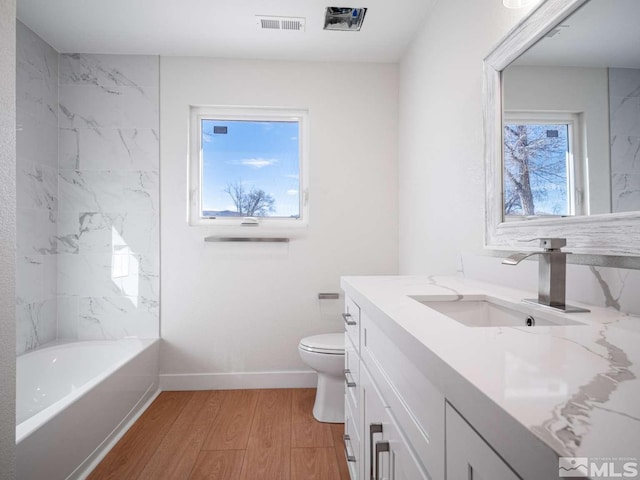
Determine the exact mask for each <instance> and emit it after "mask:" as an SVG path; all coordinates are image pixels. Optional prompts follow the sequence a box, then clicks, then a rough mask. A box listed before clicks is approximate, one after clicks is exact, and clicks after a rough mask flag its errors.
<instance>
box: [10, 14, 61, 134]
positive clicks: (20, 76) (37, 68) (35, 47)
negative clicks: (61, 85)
mask: <svg viewBox="0 0 640 480" xmlns="http://www.w3.org/2000/svg"><path fill="white" fill-rule="evenodd" d="M16 103H17V105H18V106H19V107H20V108H22V109H24V110H25V111H27V112H29V113H30V114H32V115H34V116H36V117H37V118H40V119H41V120H43V121H47V122H49V123H52V124H53V125H56V124H57V112H58V52H56V51H55V50H54V49H53V48H52V47H51V46H50V45H49V44H47V43H46V42H45V41H44V40H42V39H41V38H40V37H38V36H37V35H36V34H35V33H34V32H33V31H31V30H30V29H29V28H28V27H26V26H25V25H24V24H22V23H21V22H18V24H17V28H16Z"/></svg>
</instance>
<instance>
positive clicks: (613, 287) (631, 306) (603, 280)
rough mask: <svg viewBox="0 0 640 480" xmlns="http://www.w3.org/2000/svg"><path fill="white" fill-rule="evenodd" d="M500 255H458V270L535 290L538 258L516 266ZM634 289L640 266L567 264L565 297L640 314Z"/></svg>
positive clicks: (639, 299) (638, 284)
mask: <svg viewBox="0 0 640 480" xmlns="http://www.w3.org/2000/svg"><path fill="white" fill-rule="evenodd" d="M507 255H509V253H505V254H504V257H506V256H507ZM502 258H503V257H490V256H484V255H474V254H465V255H462V256H461V259H460V273H461V274H462V275H463V276H464V277H465V278H469V279H472V280H479V281H483V282H489V283H494V284H496V285H504V286H507V287H513V288H518V289H523V290H529V291H531V292H537V290H538V262H537V261H536V260H537V259H536V258H535V257H533V261H524V262H522V263H519V264H518V265H516V266H509V265H503V264H502ZM638 292H640V270H630V269H622V268H612V267H593V266H589V265H574V264H568V265H567V300H568V301H569V300H570V301H574V302H584V303H587V304H589V305H594V306H597V307H604V308H610V309H613V310H616V311H618V312H622V313H627V314H630V315H632V316H638V317H640V297H639V296H638ZM534 296H535V295H534ZM638 325H639V326H640V318H638Z"/></svg>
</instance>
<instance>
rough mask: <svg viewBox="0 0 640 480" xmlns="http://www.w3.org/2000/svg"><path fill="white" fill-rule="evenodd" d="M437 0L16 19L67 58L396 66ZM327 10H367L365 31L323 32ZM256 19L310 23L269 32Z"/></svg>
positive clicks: (73, 3)
mask: <svg viewBox="0 0 640 480" xmlns="http://www.w3.org/2000/svg"><path fill="white" fill-rule="evenodd" d="M436 1H437V0H393V2H391V1H389V0H357V2H356V4H351V3H350V2H346V4H345V3H344V2H343V3H339V4H335V3H333V1H332V0H331V1H330V0H324V1H320V0H83V1H78V0H18V2H17V3H18V19H19V20H20V21H22V22H23V23H24V24H26V25H27V26H28V27H29V28H31V29H32V30H33V31H35V32H36V33H37V34H38V35H40V36H41V37H42V38H43V39H44V40H46V41H47V42H48V43H49V44H50V45H52V46H53V47H54V48H55V49H56V50H58V51H59V52H61V53H114V54H125V53H127V54H154V55H158V54H159V55H180V56H183V55H184V56H209V57H220V58H247V59H248V58H251V59H275V60H308V61H358V62H397V61H398V60H400V58H401V57H402V55H403V54H404V51H405V50H406V48H407V46H408V45H409V43H410V41H411V39H412V38H413V37H414V35H415V34H416V32H417V31H418V30H419V28H420V27H421V26H422V24H423V22H424V19H425V17H426V15H427V14H428V12H429V10H430V9H431V7H432V6H433V5H434V4H435V3H436ZM327 6H338V7H367V8H368V11H367V14H366V17H365V20H364V24H363V26H362V29H361V30H360V31H359V32H352V31H349V32H339V31H324V30H323V29H322V27H323V25H324V12H325V9H326V7H327ZM256 15H276V16H289V17H304V18H305V19H306V30H305V31H304V32H295V31H270V30H261V29H259V28H258V26H257V21H256Z"/></svg>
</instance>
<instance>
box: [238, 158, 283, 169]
mask: <svg viewBox="0 0 640 480" xmlns="http://www.w3.org/2000/svg"><path fill="white" fill-rule="evenodd" d="M231 163H232V164H233V165H245V166H247V167H252V168H263V167H270V166H271V165H275V164H276V163H278V160H277V159H275V158H245V159H243V160H234V161H233V162H231Z"/></svg>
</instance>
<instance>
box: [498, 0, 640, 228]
mask: <svg viewBox="0 0 640 480" xmlns="http://www.w3.org/2000/svg"><path fill="white" fill-rule="evenodd" d="M639 18H640V2H638V1H637V0H616V2H611V1H608V0H590V1H588V2H586V3H585V4H584V5H582V6H581V7H580V8H579V9H578V10H577V11H576V12H574V13H572V14H571V15H569V17H567V18H566V19H565V20H563V21H562V22H561V23H560V24H558V25H557V26H556V27H554V28H552V29H551V30H550V31H549V33H547V34H546V35H545V36H543V37H542V38H541V39H540V40H538V41H537V42H536V43H535V44H534V45H533V46H532V47H531V48H529V49H528V50H527V51H525V52H524V53H523V54H522V55H520V56H519V57H518V58H516V60H515V61H513V62H512V63H511V64H509V65H508V66H507V67H506V68H505V69H504V70H503V71H502V88H503V108H502V113H503V117H502V118H503V124H504V125H503V130H504V131H503V140H504V147H503V169H504V171H503V190H504V202H505V210H504V215H505V217H506V218H510V217H515V216H533V215H535V216H540V215H562V216H567V215H593V214H600V213H619V212H631V211H638V210H640V97H639V96H640V28H638V27H637V25H636V22H637V19H639Z"/></svg>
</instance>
